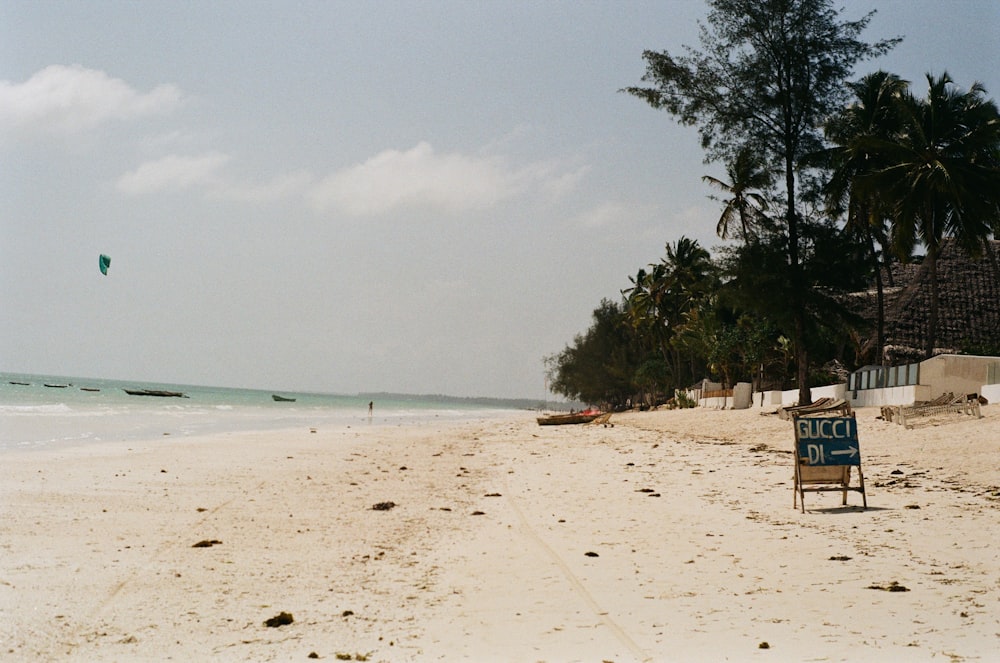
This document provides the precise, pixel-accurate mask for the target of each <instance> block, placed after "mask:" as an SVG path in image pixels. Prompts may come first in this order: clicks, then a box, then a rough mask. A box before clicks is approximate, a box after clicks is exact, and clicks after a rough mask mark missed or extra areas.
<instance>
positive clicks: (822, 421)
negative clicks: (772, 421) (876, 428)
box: [792, 414, 868, 513]
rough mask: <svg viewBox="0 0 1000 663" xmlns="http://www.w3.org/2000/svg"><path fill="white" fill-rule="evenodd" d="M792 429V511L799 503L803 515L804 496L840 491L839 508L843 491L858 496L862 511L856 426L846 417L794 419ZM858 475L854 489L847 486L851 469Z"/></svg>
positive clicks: (862, 480)
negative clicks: (793, 441) (793, 446)
mask: <svg viewBox="0 0 1000 663" xmlns="http://www.w3.org/2000/svg"><path fill="white" fill-rule="evenodd" d="M792 423H793V425H794V426H795V488H794V494H793V497H792V508H795V506H796V503H797V502H798V500H801V502H802V513H805V511H806V501H805V497H806V496H805V494H806V493H807V492H826V491H840V492H842V493H843V500H842V502H841V504H842V505H846V504H847V491H855V492H859V493H861V499H862V502H863V504H864V508H868V497H867V495H865V476H864V474H863V473H862V472H861V444H860V443H859V442H858V424H857V421H856V420H855V419H854V415H853V414H851V416H849V417H824V416H805V415H803V416H794V415H793V419H792ZM852 467H853V468H856V471H857V473H858V481H859V485H858V486H851V468H852Z"/></svg>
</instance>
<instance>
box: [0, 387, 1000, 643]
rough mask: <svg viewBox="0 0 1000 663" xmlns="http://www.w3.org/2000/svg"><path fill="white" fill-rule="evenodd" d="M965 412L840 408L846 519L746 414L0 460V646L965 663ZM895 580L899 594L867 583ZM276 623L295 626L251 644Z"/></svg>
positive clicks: (971, 443)
mask: <svg viewBox="0 0 1000 663" xmlns="http://www.w3.org/2000/svg"><path fill="white" fill-rule="evenodd" d="M983 413H984V419H982V420H974V419H971V418H965V419H962V418H960V417H961V416H960V415H959V416H958V417H959V418H957V419H956V418H955V417H952V418H951V419H942V420H937V421H928V422H926V423H925V424H922V425H920V426H919V427H917V428H915V429H913V430H904V429H902V428H901V427H900V426H897V425H894V424H888V423H886V422H882V421H879V420H877V419H875V416H876V415H877V411H873V409H871V408H869V409H865V410H860V411H859V412H858V415H857V416H858V427H859V439H860V442H861V445H862V457H863V468H864V472H865V480H866V487H867V493H868V505H869V508H868V510H867V511H862V510H861V509H860V503H861V497H860V495H857V494H856V493H850V494H849V495H848V507H847V508H841V507H840V495H839V493H827V494H808V495H807V503H806V507H807V512H806V514H804V515H803V514H801V513H800V512H799V511H798V510H797V509H793V508H792V481H791V472H792V466H791V453H790V451H791V448H792V446H793V440H794V437H793V433H792V426H791V424H790V423H789V422H787V421H780V420H778V419H777V417H773V416H761V414H760V413H759V411H755V410H742V411H714V410H698V409H696V410H683V411H655V412H648V413H625V414H621V415H614V416H613V417H612V423H614V424H615V426H614V427H607V428H605V427H601V426H592V425H583V426H555V427H540V426H537V424H535V421H534V417H533V414H532V413H524V417H523V418H521V417H511V418H509V419H496V420H492V419H491V420H476V421H464V422H447V421H442V422H433V421H432V422H426V423H422V424H417V425H407V426H397V425H394V424H390V425H386V426H378V425H374V426H371V427H368V426H356V427H349V428H332V427H331V428H323V427H320V428H319V429H318V430H317V432H316V433H310V431H309V429H307V428H304V429H293V430H288V431H263V432H256V433H232V434H219V435H211V436H207V437H185V438H164V439H162V440H161V439H157V440H149V441H147V442H143V443H135V442H128V443H110V442H109V443H106V444H101V445H96V446H95V445H87V446H85V447H77V448H75V449H74V450H72V451H69V452H67V450H65V449H63V450H52V451H25V452H23V453H18V454H13V455H7V456H5V459H8V460H9V462H7V463H5V464H4V465H3V466H2V467H0V492H2V495H0V522H2V523H3V524H2V525H0V532H2V536H0V551H2V553H0V559H3V560H4V561H3V563H2V565H0V621H2V623H3V625H2V626H0V652H4V653H5V656H7V657H10V659H11V660H25V661H27V660H38V659H43V660H46V659H61V660H72V661H77V660H78V661H106V660H107V661H110V660H115V661H128V660H165V659H167V658H173V659H177V660H198V659H206V658H211V659H212V660H223V661H230V660H232V661H237V660H241V661H242V660H254V661H261V660H297V659H305V658H307V657H308V656H309V655H310V654H313V653H315V654H316V656H317V657H318V658H319V659H321V660H323V659H325V660H338V656H341V657H343V656H348V655H349V656H350V657H351V658H352V659H353V660H369V661H429V660H440V661H450V660H469V661H540V660H542V661H577V660H579V661H594V660H613V661H616V662H618V663H621V662H622V661H644V660H649V661H661V660H704V659H713V660H723V659H728V660H736V661H742V660H770V661H790V660H805V659H812V660H831V661H835V660H851V661H858V660H861V661H891V660H900V659H902V658H905V659H906V660H911V661H922V660H928V661H930V660H942V659H943V658H947V657H951V660H987V659H988V658H989V657H990V656H991V655H992V654H991V653H990V652H994V651H995V650H996V648H997V646H998V645H1000V637H998V636H997V633H998V631H1000V618H998V611H997V605H998V602H1000V586H998V583H997V581H996V578H997V577H998V576H1000V552H998V551H997V550H996V546H995V542H994V540H993V536H992V535H991V533H995V532H997V531H1000V508H998V507H1000V468H998V462H1000V461H998V458H1000V456H998V453H997V452H998V450H1000V440H998V439H997V438H998V437H1000V436H997V435H996V431H997V430H1000V425H998V424H1000V409H998V406H995V405H993V406H987V407H985V408H984V409H983ZM896 472H901V473H902V474H897V473H896ZM389 502H391V503H393V504H394V505H395V506H393V507H391V508H385V509H384V510H376V509H374V508H373V507H374V506H375V505H376V504H385V503H389ZM201 541H219V542H220V543H218V544H216V545H211V546H206V547H204V548H194V547H192V546H193V545H194V544H196V543H198V542H201ZM845 558H846V559H845ZM893 582H895V583H897V585H896V586H897V587H904V588H906V589H908V590H909V591H906V592H903V591H879V590H877V589H871V588H870V587H873V586H878V587H882V588H885V587H890V586H891V583H893ZM280 612H288V613H290V614H292V615H293V617H294V622H293V623H292V624H289V625H287V626H282V627H279V628H268V627H266V626H264V625H263V622H264V620H266V619H268V618H271V617H273V616H275V615H277V614H278V613H280ZM762 643H767V645H768V647H767V649H762V648H761V647H762ZM359 655H360V657H359Z"/></svg>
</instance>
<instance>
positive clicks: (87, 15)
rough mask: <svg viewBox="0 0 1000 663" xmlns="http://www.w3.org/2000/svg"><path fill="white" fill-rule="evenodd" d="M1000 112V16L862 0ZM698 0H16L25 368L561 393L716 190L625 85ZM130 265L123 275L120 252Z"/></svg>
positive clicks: (700, 165)
mask: <svg viewBox="0 0 1000 663" xmlns="http://www.w3.org/2000/svg"><path fill="white" fill-rule="evenodd" d="M837 6H838V7H843V8H844V13H843V17H844V18H846V19H856V18H860V17H861V16H862V15H864V14H865V13H866V12H867V11H869V10H871V9H877V10H878V14H877V15H876V16H875V18H874V20H873V21H872V23H871V25H870V26H869V29H868V31H867V32H866V33H865V38H866V39H867V40H869V41H874V40H876V39H880V38H886V37H894V36H902V37H904V41H903V43H902V44H901V45H900V46H898V47H897V48H896V49H895V50H894V51H892V52H891V53H890V54H888V55H887V56H884V57H883V58H881V59H880V60H878V61H871V62H866V63H862V64H861V65H860V66H859V68H858V72H857V73H858V76H857V77H860V76H861V75H863V74H865V73H868V72H870V71H874V70H875V69H877V68H879V67H881V68H883V69H886V70H889V71H892V72H894V73H897V74H899V75H901V76H902V77H904V78H906V79H908V80H911V81H914V83H915V84H916V89H917V91H922V90H923V89H925V88H924V86H923V83H922V81H923V80H924V74H925V73H927V72H932V73H935V74H940V73H941V72H942V71H945V70H947V71H948V72H949V73H950V74H951V76H952V78H954V79H955V81H956V83H958V84H959V85H960V86H962V87H963V88H967V87H968V86H969V85H970V84H971V83H972V82H973V81H976V80H978V81H980V82H982V83H983V84H984V85H985V86H986V88H987V90H988V93H989V96H991V97H993V98H1000V48H998V45H997V44H998V42H997V39H996V34H997V31H998V28H1000V2H995V1H994V0H950V1H949V0H843V1H842V2H841V3H840V4H838V5H837ZM706 15H707V5H706V4H705V3H704V2H703V1H701V0H673V1H670V0H660V1H657V2H632V1H624V2H618V1H608V2H598V1H580V2H556V1H553V2H543V1H540V0H537V1H532V2H522V1H516V0H511V1H504V2H475V1H447V2H446V1H434V0H428V1H424V2H395V1H390V0H386V1H381V2H376V1H374V0H367V1H354V0H341V1H333V0H330V1H324V2H291V3H279V2H261V1H253V0H245V1H240V2H227V1H223V0H220V1H217V2H211V3H201V2H186V1H178V0H145V1H143V2H133V1H131V0H129V1H125V2H118V1H100V2H86V3H83V2H76V1H72V2H60V1H53V0H39V1H27V0H25V1H21V0H17V1H12V0H0V162H2V164H3V166H2V167H0V371H8V372H29V373H42V374H54V375H68V376H81V377H101V378H117V379H126V380H148V381H156V382H172V383H179V384H203V385H212V386H231V387H251V388H260V389H275V390H277V389H282V390H298V391H317V392H324V393H343V394H353V393H358V392H369V391H391V392H405V393H430V394H448V395H456V396H494V397H510V398H539V399H540V398H544V397H546V396H547V392H546V383H545V378H544V364H543V359H544V357H545V356H547V355H551V354H554V353H557V352H559V351H561V350H562V349H563V348H565V347H566V346H567V344H571V343H572V342H573V338H574V336H575V335H576V334H580V333H582V332H585V331H586V329H587V328H588V327H589V326H590V323H591V314H592V312H593V310H594V309H595V308H596V307H597V306H598V305H599V303H600V301H601V300H602V299H603V298H610V299H615V300H617V299H620V296H621V295H620V291H621V290H622V289H623V288H627V287H628V285H629V282H628V277H629V276H630V275H634V274H635V273H636V271H637V270H638V269H639V268H641V267H644V266H646V265H647V264H649V263H654V262H657V261H659V260H660V259H661V258H662V257H663V256H664V255H665V250H664V247H665V245H666V243H668V242H674V241H676V240H677V239H678V238H680V237H681V236H688V237H691V238H694V239H697V240H698V241H699V242H700V243H701V244H702V245H703V246H705V247H709V248H712V247H717V246H720V245H721V244H722V242H721V240H719V239H718V238H716V237H715V235H714V231H715V225H716V221H717V219H718V216H719V212H720V210H719V207H718V203H717V202H715V201H713V200H711V199H709V197H708V196H709V194H710V193H711V191H710V190H709V189H708V188H707V187H706V186H705V185H704V184H703V183H702V181H701V176H702V175H705V174H711V175H715V176H718V177H722V176H723V173H724V171H723V169H722V167H721V166H720V165H719V164H705V163H704V162H703V153H702V151H701V149H700V147H699V145H698V137H697V132H696V129H695V128H691V127H681V126H678V125H677V124H676V123H675V122H674V121H673V120H672V119H671V117H670V116H669V115H668V114H667V113H665V112H663V111H656V110H653V109H652V108H650V107H648V106H647V105H645V104H644V103H643V102H641V101H639V100H638V99H635V98H633V97H631V96H629V95H626V94H624V93H621V92H619V90H620V89H621V88H623V87H626V86H630V85H636V84H639V83H640V78H641V76H642V74H643V73H644V71H645V66H644V64H645V63H644V61H643V60H642V57H641V56H642V52H643V50H646V49H649V50H669V51H670V52H672V53H680V52H681V48H682V46H683V45H691V46H698V24H697V23H698V21H699V20H702V21H703V20H704V18H705V16H706ZM102 253H104V254H107V255H109V256H111V268H110V270H109V272H108V274H107V276H104V275H102V274H101V273H100V271H99V269H98V256H99V255H100V254H102Z"/></svg>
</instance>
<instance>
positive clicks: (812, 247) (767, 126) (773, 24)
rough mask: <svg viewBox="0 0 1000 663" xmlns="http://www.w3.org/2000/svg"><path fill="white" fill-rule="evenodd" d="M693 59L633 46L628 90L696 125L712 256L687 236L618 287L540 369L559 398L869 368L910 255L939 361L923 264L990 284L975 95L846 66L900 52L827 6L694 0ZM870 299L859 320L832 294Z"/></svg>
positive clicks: (996, 125)
mask: <svg viewBox="0 0 1000 663" xmlns="http://www.w3.org/2000/svg"><path fill="white" fill-rule="evenodd" d="M708 5H709V8H710V11H709V14H708V17H707V23H706V24H703V25H702V26H701V27H702V30H701V37H700V41H701V49H700V50H699V49H694V48H691V47H685V48H684V54H683V55H680V56H675V55H671V54H670V53H669V52H667V51H646V52H644V53H643V59H644V60H645V61H646V73H645V75H644V76H643V77H642V81H643V83H644V85H642V86H635V87H627V88H624V90H623V92H625V93H627V94H630V95H632V96H635V97H637V98H639V99H640V100H642V101H645V102H646V103H648V104H650V105H651V106H653V107H654V108H658V109H662V110H665V111H667V112H668V113H669V114H670V115H671V116H672V117H673V118H674V119H675V120H676V121H678V122H680V123H681V124H683V125H690V126H695V127H697V129H698V132H699V135H700V137H701V144H702V147H703V149H704V150H705V160H706V162H719V163H721V164H722V165H723V166H724V168H725V172H726V178H725V179H719V178H715V177H710V176H705V177H703V178H702V179H703V180H704V181H705V182H706V183H707V184H708V185H709V186H711V187H712V188H713V189H714V190H715V191H716V192H717V193H716V194H715V195H714V199H715V200H717V201H718V202H719V203H720V206H721V215H720V217H719V219H718V221H717V223H716V233H717V235H718V236H719V237H720V238H722V239H734V240H736V241H735V243H734V244H731V245H727V246H725V247H723V248H721V249H720V250H719V251H718V255H716V256H715V257H713V256H712V255H711V254H710V253H709V252H708V251H707V250H706V249H705V248H704V247H702V246H700V245H699V244H698V242H697V241H694V240H691V239H689V238H686V237H681V238H679V239H677V240H676V241H675V242H673V243H667V245H666V255H665V256H664V257H663V258H662V259H661V260H660V261H659V262H658V263H655V264H651V265H648V266H647V267H645V268H642V269H640V270H638V272H637V273H636V274H635V276H632V277H629V281H630V286H629V287H626V288H624V289H623V290H622V298H621V300H620V301H611V300H605V301H602V302H601V304H600V306H599V307H598V308H597V309H596V310H595V311H594V314H593V323H592V325H591V327H590V328H589V329H588V330H587V331H586V332H585V333H582V334H580V335H578V336H577V337H576V338H575V339H574V341H573V343H572V344H570V345H567V347H566V348H565V349H564V350H563V351H562V352H560V353H557V354H555V355H552V356H550V357H547V358H546V365H547V372H548V375H549V379H550V382H551V385H552V390H553V391H554V392H555V393H559V394H562V395H564V396H567V397H570V398H574V399H578V400H582V401H586V402H591V403H603V404H605V405H606V406H609V407H624V406H626V405H628V404H635V402H636V401H637V400H639V401H645V402H646V403H649V404H651V403H653V402H655V401H658V400H662V399H663V398H665V397H669V396H670V395H672V394H673V393H674V390H675V389H677V388H681V387H685V386H688V385H690V384H691V383H692V382H693V381H695V380H697V379H700V378H701V377H705V376H710V377H712V378H714V379H717V380H719V381H721V382H723V383H725V384H727V385H732V384H733V383H734V382H736V381H740V380H743V381H752V382H754V383H755V384H756V385H759V386H764V385H766V386H772V387H778V388H789V387H792V388H797V389H798V390H799V402H810V401H811V393H810V387H812V386H815V385H817V384H822V383H828V382H830V381H832V380H833V379H834V378H835V376H834V375H831V370H837V367H838V366H860V365H863V364H866V363H881V361H882V349H883V346H884V344H885V338H884V328H885V298H884V292H883V291H884V288H885V286H886V284H885V282H884V281H885V279H886V278H891V274H892V271H891V269H890V267H891V265H892V263H893V262H894V261H903V262H907V261H911V260H913V259H914V258H913V255H914V253H915V252H916V251H917V250H918V249H920V248H922V249H923V252H924V255H923V258H922V259H923V260H924V261H925V263H926V266H927V271H928V273H929V279H930V287H931V297H930V302H931V303H930V311H929V330H928V334H927V337H926V339H925V341H926V347H925V348H924V352H925V354H926V356H930V355H931V353H932V352H933V348H934V347H935V340H936V333H937V322H938V309H939V298H938V279H937V272H936V265H937V259H938V257H939V255H940V252H941V248H942V245H943V243H944V242H945V241H946V240H947V241H954V242H957V243H958V244H959V246H960V247H961V248H962V249H963V250H965V251H966V252H967V253H968V254H969V255H970V256H972V257H976V258H979V257H984V258H985V259H986V261H987V263H988V265H989V266H990V267H991V269H992V270H993V274H994V275H996V274H998V273H1000V269H998V264H997V257H996V255H995V254H994V253H993V251H992V244H991V243H990V240H991V239H992V238H993V237H996V236H998V235H1000V112H998V109H997V105H996V103H995V102H994V101H993V100H992V99H988V98H987V96H986V94H987V93H986V90H985V89H984V88H983V87H982V86H981V85H980V84H978V83H973V84H972V85H971V86H970V87H969V88H968V89H962V88H961V87H959V86H958V85H957V84H956V83H955V82H954V81H953V80H952V79H951V77H950V76H949V75H948V74H947V73H943V74H940V75H937V76H935V75H933V74H928V75H927V76H926V80H925V81H924V82H923V85H916V84H913V83H911V82H909V81H905V80H903V79H901V78H900V77H899V76H897V75H895V74H891V73H888V72H885V71H876V72H874V73H871V74H868V75H866V76H864V77H862V78H860V79H858V80H853V81H852V80H850V77H851V76H852V74H853V72H854V69H855V67H856V65H858V63H860V62H863V61H864V60H867V59H870V58H873V57H877V56H879V55H882V54H884V53H886V52H888V51H889V50H891V49H892V48H893V47H895V46H896V45H897V44H898V43H899V42H900V41H901V38H892V39H883V40H879V41H876V42H873V43H868V42H865V41H863V40H862V39H861V34H862V32H863V31H864V30H865V28H866V27H867V25H868V23H869V22H870V20H871V18H872V16H873V15H874V12H871V13H869V14H867V15H866V16H864V17H862V18H861V19H859V20H855V21H848V20H843V19H842V17H841V12H840V11H837V10H835V9H834V8H833V7H832V5H831V3H830V1H829V0H710V1H709V3H708ZM870 287H871V288H873V289H874V290H875V291H876V298H877V315H876V318H877V319H876V320H875V322H874V330H873V335H874V338H875V342H874V343H872V344H868V345H866V346H863V345H862V344H861V343H860V339H861V338H863V337H865V336H866V335H867V334H868V329H867V328H868V327H869V326H870V325H871V323H870V322H868V321H867V320H864V319H862V318H861V317H859V316H858V315H857V314H856V313H855V312H852V311H851V310H850V309H849V308H848V307H846V306H845V305H844V299H843V297H841V296H840V295H843V294H844V293H849V292H856V291H858V290H863V289H867V288H870Z"/></svg>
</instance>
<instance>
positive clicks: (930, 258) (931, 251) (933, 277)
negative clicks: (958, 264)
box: [924, 243, 940, 359]
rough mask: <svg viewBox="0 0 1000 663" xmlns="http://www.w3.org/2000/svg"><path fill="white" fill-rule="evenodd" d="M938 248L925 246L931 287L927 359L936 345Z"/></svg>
mask: <svg viewBox="0 0 1000 663" xmlns="http://www.w3.org/2000/svg"><path fill="white" fill-rule="evenodd" d="M939 250H940V247H939V246H938V245H937V244H936V243H931V244H929V245H928V246H927V257H926V258H924V260H925V261H926V262H927V275H928V278H929V279H930V282H931V283H930V285H931V306H930V310H929V311H928V312H927V338H926V341H925V346H924V353H925V355H926V357H927V358H928V359H930V358H931V357H932V356H933V355H934V346H935V345H936V344H937V326H938V278H937V259H938V251H939Z"/></svg>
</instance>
